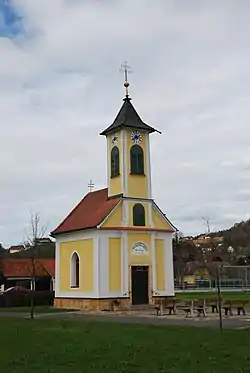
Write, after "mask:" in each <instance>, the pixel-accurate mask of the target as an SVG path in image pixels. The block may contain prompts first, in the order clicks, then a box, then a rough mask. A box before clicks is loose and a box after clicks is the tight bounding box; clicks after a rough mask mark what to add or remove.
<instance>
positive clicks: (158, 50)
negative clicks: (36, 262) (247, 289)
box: [0, 0, 250, 245]
mask: <svg viewBox="0 0 250 373" xmlns="http://www.w3.org/2000/svg"><path fill="white" fill-rule="evenodd" d="M14 5H15V7H16V10H17V12H18V13H19V14H20V15H22V17H23V29H24V32H23V33H22V34H20V35H19V36H18V37H17V38H15V39H9V38H7V37H5V38H3V37H2V38H0V56H1V64H0V113H1V155H2V156H1V158H0V167H1V181H0V192H1V193H0V205H1V218H0V242H1V241H2V242H3V244H5V245H10V244H14V243H17V242H19V241H20V240H22V238H23V230H24V227H25V225H26V224H27V220H28V215H29V211H30V209H33V210H34V209H38V210H39V211H40V213H41V215H42V217H43V219H44V221H45V223H47V222H48V225H49V229H52V228H54V226H55V225H57V224H58V223H59V221H60V219H61V218H63V217H64V216H65V214H66V213H67V212H68V211H69V210H70V209H71V208H72V207H73V206H74V205H75V203H76V202H77V201H78V200H79V199H80V198H82V196H83V195H84V194H85V193H86V192H87V183H88V180H89V179H90V178H92V179H93V180H94V181H95V184H96V187H102V186H104V185H105V184H106V165H105V162H104V155H105V152H106V144H105V139H104V138H102V137H100V136H98V134H99V132H100V131H101V130H102V129H103V128H105V127H106V126H108V125H109V124H110V123H111V122H112V121H113V119H114V117H115V115H116V113H117V111H118V110H119V108H120V105H121V104H122V96H123V90H122V76H121V75H120V74H119V72H118V69H119V66H120V64H121V63H122V61H123V60H124V59H128V60H129V62H130V63H131V65H132V69H133V70H134V73H133V74H132V75H131V78H130V80H131V95H132V98H133V103H134V105H135V107H136V109H137V110H138V112H139V114H140V115H141V116H142V117H143V119H144V120H145V121H146V122H147V123H149V124H151V125H152V126H154V127H156V128H159V129H160V130H161V131H162V132H163V134H162V135H161V136H158V135H153V136H152V137H151V139H152V141H151V144H152V151H151V154H152V165H153V189H154V197H155V199H156V201H157V202H158V203H159V205H160V207H161V208H162V209H163V210H164V211H165V212H166V214H167V215H168V216H169V218H171V219H172V220H173V223H174V224H175V225H176V226H177V227H178V228H179V229H180V230H181V231H183V232H184V233H187V234H188V233H196V232H199V231H200V230H204V225H203V223H202V221H201V216H204V215H209V216H211V220H212V224H213V226H214V228H215V229H216V228H222V227H227V226H230V225H231V224H233V223H234V222H235V221H236V220H241V219H244V218H245V217H247V216H248V210H249V199H248V193H242V192H241V191H248V181H249V167H250V164H249V163H250V153H249V141H248V137H249V117H250V108H249V99H250V97H249V96H250V94H249V83H250V73H249V58H250V52H249V48H248V44H249V42H248V35H249V32H250V26H249V22H248V14H249V10H250V5H249V4H248V3H247V2H245V1H243V0H242V1H238V2H233V1H226V0H225V1H220V2H218V1H210V2H197V1H193V0H189V1H188V2H185V3H183V2H177V1H174V0H173V1H165V0H157V1H149V0H138V1H132V0H126V1H115V0H113V1H112V0H110V1H97V0H96V1H90V0H85V1H80V0H72V1H63V0H53V1H51V0H36V1H33V0H15V1H14ZM103 162H104V163H103ZM243 199H244V203H243Z"/></svg>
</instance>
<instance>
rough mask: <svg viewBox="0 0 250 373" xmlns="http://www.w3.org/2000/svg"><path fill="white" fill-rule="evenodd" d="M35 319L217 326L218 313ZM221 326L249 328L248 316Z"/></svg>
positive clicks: (78, 313) (52, 315)
mask: <svg viewBox="0 0 250 373" xmlns="http://www.w3.org/2000/svg"><path fill="white" fill-rule="evenodd" d="M0 317H14V318H25V319H27V318H29V314H28V313H17V312H0ZM35 318H36V319H61V320H69V321H98V322H114V323H124V324H148V325H172V326H174V325H175V326H178V325H179V326H196V327H208V328H218V327H219V320H218V315H217V314H214V315H208V317H206V318H205V317H202V316H201V317H188V318H186V317H185V315H177V316H174V315H171V316H156V315H152V314H142V313H137V312H131V313H118V312H115V313H94V312H92V313H87V312H82V311H72V312H62V313H56V312H54V313H49V314H43V313H40V314H36V315H35ZM223 328H225V329H243V328H250V315H249V316H229V317H224V318H223Z"/></svg>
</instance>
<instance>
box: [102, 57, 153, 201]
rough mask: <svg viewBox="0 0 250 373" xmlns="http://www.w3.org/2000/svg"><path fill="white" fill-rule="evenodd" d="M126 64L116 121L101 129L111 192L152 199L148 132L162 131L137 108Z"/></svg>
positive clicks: (110, 194) (129, 196) (109, 190)
mask: <svg viewBox="0 0 250 373" xmlns="http://www.w3.org/2000/svg"><path fill="white" fill-rule="evenodd" d="M123 68H124V73H125V82H124V87H125V90H126V95H125V98H124V99H123V105H122V107H121V109H120V111H119V113H118V114H117V116H116V118H115V120H114V122H113V123H112V124H111V125H110V126H109V127H108V128H106V129H105V130H104V131H103V132H101V133H100V134H101V135H105V136H106V138H107V163H108V167H107V168H108V196H109V197H114V196H117V195H123V197H128V198H141V199H152V189H151V162H150V144H149V134H150V133H153V132H159V131H157V130H156V129H155V128H153V127H151V126H149V125H148V124H146V123H144V122H143V121H142V119H141V118H140V117H139V115H138V113H137V112H136V110H135V108H134V106H133V105H132V103H131V98H130V97H129V92H128V87H129V83H128V77H127V75H128V66H127V64H124V65H123ZM159 133H160V132H159Z"/></svg>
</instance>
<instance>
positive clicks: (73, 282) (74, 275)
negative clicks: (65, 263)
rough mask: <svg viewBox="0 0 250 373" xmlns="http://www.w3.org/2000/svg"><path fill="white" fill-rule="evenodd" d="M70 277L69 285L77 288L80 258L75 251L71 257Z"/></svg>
mask: <svg viewBox="0 0 250 373" xmlns="http://www.w3.org/2000/svg"><path fill="white" fill-rule="evenodd" d="M70 265H71V278H70V286H71V287H72V288H79V284H80V259H79V256H78V254H77V253H74V254H73V255H72V257H71V263H70Z"/></svg>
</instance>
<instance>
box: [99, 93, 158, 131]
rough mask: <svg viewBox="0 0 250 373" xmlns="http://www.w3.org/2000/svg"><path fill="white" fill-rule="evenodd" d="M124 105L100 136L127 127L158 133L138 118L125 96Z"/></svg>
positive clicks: (129, 99) (128, 98) (129, 100)
mask: <svg viewBox="0 0 250 373" xmlns="http://www.w3.org/2000/svg"><path fill="white" fill-rule="evenodd" d="M123 101H124V103H123V105H122V107H121V109H120V111H119V113H118V114H117V116H116V118H115V120H114V122H113V123H112V124H111V125H110V126H109V127H108V128H106V129H105V130H104V131H103V132H101V133H100V135H107V134H108V133H112V132H115V131H116V130H118V129H121V128H124V127H129V128H134V129H140V130H145V131H148V132H149V133H151V132H159V133H161V132H160V131H158V130H156V129H155V128H153V127H151V126H149V125H148V124H146V123H144V122H143V121H142V120H141V118H140V117H139V115H138V113H137V111H136V110H135V108H134V106H133V105H132V104H131V98H130V97H128V95H126V97H125V98H124V99H123Z"/></svg>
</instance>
